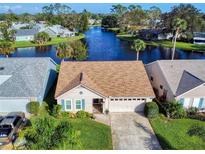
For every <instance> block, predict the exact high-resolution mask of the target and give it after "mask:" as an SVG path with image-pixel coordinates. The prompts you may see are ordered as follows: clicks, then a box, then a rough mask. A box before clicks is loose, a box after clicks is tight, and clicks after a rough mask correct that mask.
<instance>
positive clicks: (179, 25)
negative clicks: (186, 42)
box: [172, 18, 187, 60]
mask: <svg viewBox="0 0 205 154" xmlns="http://www.w3.org/2000/svg"><path fill="white" fill-rule="evenodd" d="M172 25H173V30H174V31H175V36H174V46H173V48H172V60H173V59H174V55H175V48H176V41H177V37H178V36H179V34H180V33H181V32H182V31H184V30H185V29H186V28H187V22H186V20H184V19H180V18H176V19H175V20H173V23H172Z"/></svg>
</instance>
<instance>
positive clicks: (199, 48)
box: [117, 34, 205, 51]
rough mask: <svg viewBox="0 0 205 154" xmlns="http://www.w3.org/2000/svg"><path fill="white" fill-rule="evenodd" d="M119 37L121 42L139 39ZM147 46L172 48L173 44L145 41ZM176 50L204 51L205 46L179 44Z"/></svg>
mask: <svg viewBox="0 0 205 154" xmlns="http://www.w3.org/2000/svg"><path fill="white" fill-rule="evenodd" d="M117 37H118V38H119V39H121V40H125V41H133V40H134V39H137V37H134V36H132V35H129V34H126V35H117ZM145 43H146V44H147V45H152V46H163V47H168V48H172V47H173V44H172V42H171V41H167V40H161V41H145ZM176 48H178V49H184V50H196V51H204V50H205V45H199V44H192V43H185V42H177V43H176Z"/></svg>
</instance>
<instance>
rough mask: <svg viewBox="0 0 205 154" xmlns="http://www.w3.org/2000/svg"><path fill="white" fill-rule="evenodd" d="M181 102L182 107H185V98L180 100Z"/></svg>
mask: <svg viewBox="0 0 205 154" xmlns="http://www.w3.org/2000/svg"><path fill="white" fill-rule="evenodd" d="M179 102H180V104H181V105H182V106H184V98H181V99H180V100H179Z"/></svg>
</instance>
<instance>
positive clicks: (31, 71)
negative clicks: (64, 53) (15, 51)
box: [0, 58, 56, 112]
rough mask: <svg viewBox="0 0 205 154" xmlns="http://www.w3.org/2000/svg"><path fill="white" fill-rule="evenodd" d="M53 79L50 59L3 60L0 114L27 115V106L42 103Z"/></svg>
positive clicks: (54, 74)
mask: <svg viewBox="0 0 205 154" xmlns="http://www.w3.org/2000/svg"><path fill="white" fill-rule="evenodd" d="M55 78H56V64H55V62H54V61H53V60H52V59H50V58H2V59H1V60H0V112H13V111H23V112H27V109H26V106H27V104H28V102H30V101H39V102H42V101H43V99H44V98H45V96H46V95H47V93H48V91H49V89H50V88H51V86H52V84H53V82H54V80H55Z"/></svg>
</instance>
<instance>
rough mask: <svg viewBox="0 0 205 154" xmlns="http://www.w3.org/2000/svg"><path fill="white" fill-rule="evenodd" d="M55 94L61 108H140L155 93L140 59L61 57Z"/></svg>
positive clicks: (103, 111) (65, 109)
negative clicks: (66, 60) (89, 60)
mask: <svg viewBox="0 0 205 154" xmlns="http://www.w3.org/2000/svg"><path fill="white" fill-rule="evenodd" d="M55 98H56V100H57V102H58V104H60V105H62V109H63V110H64V111H72V112H77V111H79V110H85V111H87V112H91V113H105V112H106V111H109V112H134V111H137V112H142V111H143V110H144V105H145V103H146V102H150V101H152V99H153V98H155V95H154V92H153V90H152V87H151V84H150V82H149V79H148V77H147V74H146V71H145V68H144V65H143V63H142V62H140V61H120V62H114V61H110V62H65V61H63V62H62V63H61V68H60V73H59V77H58V82H57V88H56V92H55Z"/></svg>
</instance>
